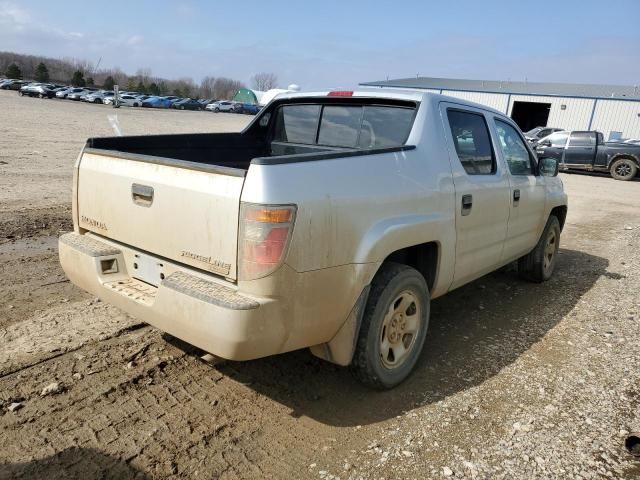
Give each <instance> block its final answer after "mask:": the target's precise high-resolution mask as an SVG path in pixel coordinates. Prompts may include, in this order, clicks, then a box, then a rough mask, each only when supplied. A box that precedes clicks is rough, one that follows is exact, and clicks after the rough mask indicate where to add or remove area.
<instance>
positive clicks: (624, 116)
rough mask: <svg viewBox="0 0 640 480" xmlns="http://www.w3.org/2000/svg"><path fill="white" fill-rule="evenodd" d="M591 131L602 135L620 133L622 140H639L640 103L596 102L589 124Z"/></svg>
mask: <svg viewBox="0 0 640 480" xmlns="http://www.w3.org/2000/svg"><path fill="white" fill-rule="evenodd" d="M591 129H592V130H598V131H600V132H602V133H604V138H605V139H608V138H609V134H610V133H611V132H622V137H623V138H640V102H625V101H622V100H598V103H597V104H596V110H595V112H594V115H593V122H592V123H591Z"/></svg>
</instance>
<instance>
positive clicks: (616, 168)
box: [536, 131, 640, 180]
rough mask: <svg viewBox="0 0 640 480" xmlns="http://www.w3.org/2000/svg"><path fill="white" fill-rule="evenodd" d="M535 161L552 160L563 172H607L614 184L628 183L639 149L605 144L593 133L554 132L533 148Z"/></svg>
mask: <svg viewBox="0 0 640 480" xmlns="http://www.w3.org/2000/svg"><path fill="white" fill-rule="evenodd" d="M536 153H537V154H538V158H555V159H556V160H558V161H559V162H560V168H561V169H563V170H588V171H600V172H607V171H608V172H609V173H610V174H611V176H612V177H613V178H615V179H616V180H631V179H632V178H634V177H635V176H636V174H637V173H638V170H639V169H640V145H634V144H632V143H623V142H605V141H604V135H602V133H601V132H596V131H573V132H555V133H552V134H551V135H549V136H548V137H545V138H543V139H541V140H540V141H539V142H538V144H537V146H536Z"/></svg>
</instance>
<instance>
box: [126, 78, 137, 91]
mask: <svg viewBox="0 0 640 480" xmlns="http://www.w3.org/2000/svg"><path fill="white" fill-rule="evenodd" d="M135 88H136V81H135V80H134V79H133V78H130V79H129V80H127V90H128V91H132V90H135Z"/></svg>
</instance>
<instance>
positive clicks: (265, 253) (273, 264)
mask: <svg viewBox="0 0 640 480" xmlns="http://www.w3.org/2000/svg"><path fill="white" fill-rule="evenodd" d="M295 215H296V207H295V205H273V206H271V205H255V204H248V203H243V204H241V206H240V231H239V237H238V244H239V245H238V247H239V252H238V254H239V255H238V279H239V280H255V279H257V278H262V277H266V276H267V275H269V274H271V273H273V272H274V271H275V270H276V269H277V268H278V267H280V265H282V263H283V262H284V258H285V256H286V254H287V248H288V247H289V241H290V239H291V233H292V231H293V224H294V221H295Z"/></svg>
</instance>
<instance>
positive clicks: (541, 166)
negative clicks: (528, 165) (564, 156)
mask: <svg viewBox="0 0 640 480" xmlns="http://www.w3.org/2000/svg"><path fill="white" fill-rule="evenodd" d="M558 167H559V165H558V160H557V159H555V158H549V157H545V158H541V159H540V161H539V162H538V172H540V175H542V176H543V177H556V176H557V175H558Z"/></svg>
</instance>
